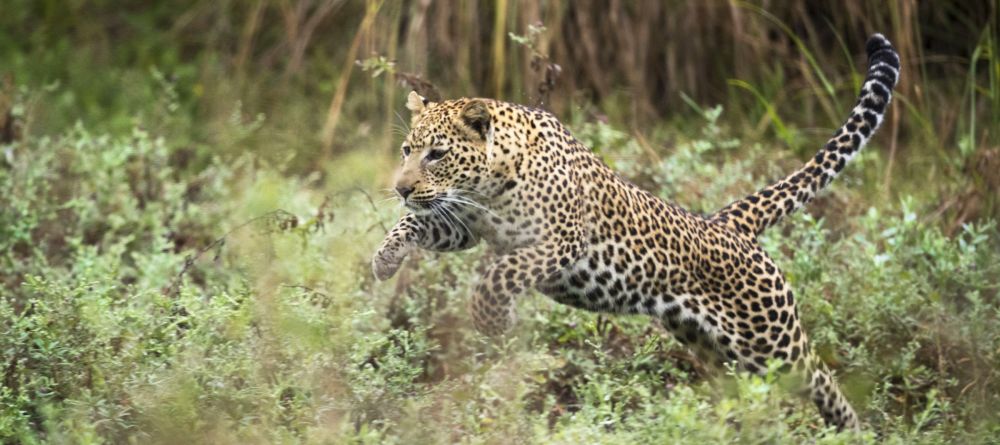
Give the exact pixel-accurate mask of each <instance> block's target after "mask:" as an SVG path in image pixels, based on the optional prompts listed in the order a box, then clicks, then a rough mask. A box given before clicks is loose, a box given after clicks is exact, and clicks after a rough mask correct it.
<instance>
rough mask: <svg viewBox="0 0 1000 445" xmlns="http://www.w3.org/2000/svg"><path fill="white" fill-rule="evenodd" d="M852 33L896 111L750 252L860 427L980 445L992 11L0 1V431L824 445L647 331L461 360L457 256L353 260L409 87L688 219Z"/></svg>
mask: <svg viewBox="0 0 1000 445" xmlns="http://www.w3.org/2000/svg"><path fill="white" fill-rule="evenodd" d="M874 32H882V33H884V34H885V35H886V36H887V37H888V38H889V39H890V40H892V42H893V43H894V44H895V46H896V48H897V49H898V50H899V52H900V56H901V59H902V64H903V70H902V73H903V74H902V78H901V82H900V84H899V86H898V87H897V93H896V95H895V96H894V100H895V102H894V105H893V107H892V109H891V111H890V112H889V114H888V117H887V121H886V123H885V124H884V126H883V128H882V130H880V133H879V134H878V135H877V136H876V138H875V139H874V141H873V143H872V144H871V145H870V146H869V147H867V148H866V149H865V152H864V153H863V155H862V156H860V157H859V158H858V159H856V160H855V161H854V163H853V164H852V165H851V166H850V167H849V168H848V169H847V170H846V172H845V175H843V177H842V178H839V179H838V182H837V183H836V184H835V185H834V187H833V189H832V190H831V191H830V192H829V193H827V194H826V195H824V196H823V197H821V198H820V199H818V200H817V201H816V202H815V203H814V204H813V205H812V206H811V207H810V208H809V210H808V211H806V212H803V213H802V214H801V215H799V216H797V217H795V218H793V219H792V220H791V221H790V222H789V223H788V224H787V225H786V226H785V227H783V228H780V229H778V230H774V231H773V232H774V233H772V234H769V235H768V237H767V238H766V239H765V243H766V244H767V245H768V250H769V251H770V252H773V253H774V255H775V256H776V258H777V259H778V260H779V262H780V263H781V265H782V267H783V269H785V270H786V272H787V273H788V274H789V276H790V280H791V281H792V283H793V284H794V285H795V286H796V288H797V289H799V293H800V294H801V295H802V297H801V298H800V300H801V301H802V305H803V308H802V312H803V318H804V320H805V321H806V326H807V328H808V330H809V332H810V333H811V335H812V337H813V339H814V342H815V344H816V347H817V349H818V350H819V351H821V353H822V355H823V356H824V358H825V359H826V360H827V362H828V363H830V364H831V366H832V367H834V368H835V369H837V371H838V373H840V374H841V376H842V380H843V381H844V382H845V385H846V386H847V387H848V393H849V398H850V399H851V400H852V401H854V403H855V406H856V407H857V408H858V410H859V412H861V413H862V416H863V417H864V418H865V421H866V422H868V423H869V424H871V425H873V430H874V431H877V432H878V433H879V434H880V435H881V436H880V437H881V438H882V439H886V440H889V441H896V442H898V443H916V442H927V443H942V442H953V441H954V442H962V443H970V442H984V443H987V442H989V441H990V440H994V439H995V438H996V437H997V436H998V435H1000V419H998V418H997V414H996V410H995V406H997V404H998V403H1000V400H998V399H997V397H998V396H997V394H998V393H1000V370H997V365H998V364H1000V326H998V321H997V320H998V318H1000V303H998V296H997V292H998V286H1000V285H998V281H1000V280H998V278H997V277H998V276H1000V266H998V263H1000V240H998V235H997V234H998V232H997V228H996V224H995V220H996V219H997V218H998V217H1000V205H998V196H1000V193H998V191H1000V57H998V51H1000V2H997V1H995V0H987V1H976V2H965V1H936V2H917V1H911V0H903V1H892V2H889V1H887V2H868V1H854V0H847V1H839V2H813V1H748V2H740V1H712V2H697V1H665V2H664V1H616V0H609V1H559V0H549V1H541V2H517V1H506V0H496V1H471V0H470V1H432V0H414V1H391V0H384V1H375V0H353V1H348V0H246V1H236V0H221V1H205V0H177V1H170V2H166V1H163V2H151V1H133V0H122V1H112V0H68V1H57V0H5V2H4V5H3V13H2V14H0V152H2V153H0V154H2V156H0V252H3V253H2V254H0V371H2V372H3V374H2V378H0V382H2V384H3V385H2V386H0V440H2V441H3V442H7V443H19V442H24V443H31V442H38V441H46V440H50V441H65V442H76V443H84V442H87V443H89V442H93V443H100V442H111V443H127V442H132V443H134V442H136V441H139V440H148V439H152V440H154V441H156V442H164V443H172V442H182V441H190V440H195V441H204V442H214V443H220V442H234V443H235V442H239V443H247V442H260V443H275V442H310V443H311V442H319V443H344V442H347V441H354V442H368V443H381V442H404V443H412V441H414V440H415V441H417V442H422V443H442V442H456V441H467V442H477V443H509V442H511V441H516V442H577V443H579V442H580V441H583V442H585V443H597V442H605V443H616V442H621V441H633V442H634V441H640V442H642V441H648V440H652V439H651V438H658V439H657V440H660V438H671V437H674V438H675V439H676V440H678V441H689V442H692V441H693V442H698V441H702V442H704V441H713V440H714V441H727V442H728V441H734V440H746V441H754V440H757V441H760V440H763V441H765V442H774V441H778V442H789V443H799V442H802V441H806V440H818V439H817V438H820V437H826V436H823V431H822V423H821V422H819V421H818V418H817V417H816V416H815V414H814V413H813V412H812V411H811V409H812V408H811V407H810V406H805V408H804V409H803V407H802V406H799V405H794V406H795V409H788V405H789V404H790V403H791V402H789V401H788V400H789V398H788V397H780V396H770V395H767V394H768V393H769V391H768V388H770V386H768V385H773V384H774V382H773V381H770V380H759V379H752V378H747V377H745V376H743V377H737V378H736V383H735V385H736V386H735V389H732V391H730V392H726V393H723V394H719V393H713V392H712V390H710V389H706V388H709V387H711V385H702V383H703V381H704V379H703V377H704V376H703V375H702V373H701V372H700V365H699V364H698V363H697V361H696V360H694V359H693V358H692V357H690V356H688V355H687V354H686V353H685V352H684V350H683V348H681V347H680V346H679V345H677V344H676V343H674V342H673V340H672V339H671V338H670V337H669V335H666V334H665V333H663V332H662V331H659V330H657V329H656V328H655V327H652V326H650V325H649V323H648V322H647V321H646V320H644V319H641V318H627V317H617V318H615V317H612V318H606V317H600V316H597V315H594V314H585V313H580V312H578V311H571V310H568V309H566V308H562V307H559V306H556V305H554V304H553V303H551V302H548V301H546V300H543V299H541V298H531V299H527V300H526V301H525V302H523V303H522V305H523V306H524V307H522V308H521V309H522V311H521V313H522V319H523V321H522V323H521V327H519V328H518V329H519V331H520V332H521V334H520V335H519V336H518V337H517V338H515V339H513V340H510V341H509V342H508V343H506V344H504V345H500V346H497V345H493V344H490V343H488V342H485V341H483V340H482V339H479V338H478V337H477V336H475V335H474V334H473V330H472V328H471V326H470V325H469V323H468V321H467V315H466V313H465V311H464V308H465V301H466V296H467V294H468V292H469V289H470V286H471V285H472V284H473V283H474V282H475V276H476V275H475V272H476V264H477V263H478V259H479V257H480V256H482V255H484V252H483V251H482V249H477V250H476V251H473V252H471V253H463V254H456V255H433V254H422V255H417V256H416V258H414V259H413V260H412V261H411V262H409V263H408V265H407V267H406V268H404V270H403V271H402V272H401V275H400V276H399V277H398V278H397V279H396V280H395V281H393V282H391V283H389V284H376V283H373V282H372V279H371V276H370V273H369V271H368V259H369V255H370V254H371V251H372V250H373V249H374V247H375V246H376V245H377V243H378V241H379V240H380V238H381V236H382V235H383V234H384V233H385V229H386V228H387V227H390V226H391V224H393V222H394V220H395V218H396V217H398V216H399V209H398V206H397V205H396V204H397V203H396V202H395V201H394V200H393V199H392V196H391V194H389V193H387V192H386V191H385V189H386V187H388V186H389V178H390V177H391V174H392V172H393V168H394V165H395V163H396V161H397V160H398V154H397V151H398V147H399V144H400V143H401V142H402V138H403V136H404V134H405V127H406V125H407V122H408V120H409V116H408V115H407V112H406V110H405V108H404V107H403V104H404V101H405V95H406V93H408V92H409V91H410V90H411V89H416V90H418V91H420V92H421V93H422V94H425V95H427V96H430V97H441V98H445V99H447V98H457V97H463V96H481V97H492V98H497V99H502V100H508V101H512V102H518V103H525V104H530V105H534V106H540V107H544V108H546V109H548V110H550V111H552V112H553V113H555V114H556V115H557V116H559V117H560V118H561V119H562V120H563V122H565V123H567V124H568V125H569V126H570V127H571V128H572V130H573V131H574V134H575V135H576V136H577V137H578V138H579V139H581V140H582V141H583V142H585V143H586V144H587V145H588V146H590V147H592V148H593V149H594V151H595V152H596V153H597V154H598V155H599V156H601V157H602V159H604V160H605V162H607V163H609V164H610V165H611V166H612V167H614V168H616V169H617V170H618V171H620V172H622V174H623V175H625V176H627V177H628V178H629V179H631V180H633V181H634V182H636V183H638V184H640V185H642V186H643V187H646V188H647V189H649V190H652V191H654V192H655V193H658V194H659V195H660V196H662V197H664V198H665V199H669V200H671V201H674V202H677V203H679V204H681V205H683V206H685V207H688V208H691V209H692V210H694V211H697V212H706V213H707V212H711V211H713V210H715V209H717V208H719V207H721V206H722V205H725V204H726V203H728V202H730V201H731V200H732V199H735V198H737V197H740V196H742V195H744V194H746V193H747V192H750V191H752V190H755V189H757V188H758V187H760V186H761V185H763V184H765V183H767V182H769V181H771V180H773V179H775V178H778V177H781V176H783V174H784V173H786V172H788V171H791V170H792V169H794V168H796V167H797V166H798V165H800V164H801V162H802V161H803V160H805V159H808V157H809V156H810V155H811V154H812V153H814V152H815V151H816V150H817V149H818V148H819V147H821V144H822V143H823V142H825V140H826V138H827V137H828V136H829V135H830V134H831V133H832V131H833V130H834V129H835V128H836V127H837V126H838V125H839V124H840V123H841V122H842V119H843V118H844V117H846V115H847V113H848V110H849V109H850V107H851V106H853V101H854V99H855V96H856V94H857V91H858V89H859V87H860V83H861V80H862V79H863V76H864V69H865V57H864V42H865V40H866V39H867V37H868V36H869V35H870V34H872V33H874ZM485 254H486V255H488V253H485ZM691 388H700V389H695V390H693V391H692V389H691ZM762 388H763V389H762ZM729 402H732V403H729ZM426 419H430V420H426ZM664 419H669V421H665V420H664ZM741 423H743V424H753V425H757V426H759V428H753V429H749V428H748V429H741V428H738V427H737V428H733V427H732V426H733V425H734V424H736V425H739V424H741ZM751 430H752V431H751ZM874 437H875V436H869V437H868V438H867V440H869V441H872V440H874Z"/></svg>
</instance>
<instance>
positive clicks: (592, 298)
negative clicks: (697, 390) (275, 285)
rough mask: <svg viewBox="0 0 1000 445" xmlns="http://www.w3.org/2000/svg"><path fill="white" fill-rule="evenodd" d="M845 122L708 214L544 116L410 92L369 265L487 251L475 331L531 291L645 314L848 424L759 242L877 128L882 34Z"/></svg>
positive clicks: (834, 422) (475, 300)
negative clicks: (800, 160) (777, 372)
mask: <svg viewBox="0 0 1000 445" xmlns="http://www.w3.org/2000/svg"><path fill="white" fill-rule="evenodd" d="M865 49H866V53H867V62H868V71H867V74H866V77H865V78H864V81H863V83H862V85H861V89H860V93H859V94H858V97H857V101H856V103H855V105H854V108H853V109H852V110H851V112H850V115H849V117H848V118H847V120H846V121H845V122H844V123H843V125H842V126H840V127H839V128H838V129H837V130H836V131H835V132H834V134H833V136H832V137H831V138H830V139H829V140H828V142H826V144H825V145H823V146H822V148H821V149H820V150H819V151H818V152H817V153H816V154H815V156H813V157H812V158H811V159H809V160H808V161H807V162H805V163H804V165H803V166H802V167H801V168H799V169H798V170H796V171H794V172H793V173H791V174H789V175H788V176H786V177H784V178H781V179H779V180H777V181H776V182H774V183H772V184H770V185H768V186H766V187H764V188H762V189H760V190H758V191H757V192H755V193H752V194H749V195H747V196H745V197H744V198H742V199H739V200H736V201H734V202H732V203H730V204H729V205H727V206H725V207H723V208H722V209H721V210H718V211H716V212H714V213H711V214H698V213H694V212H690V211H687V210H685V209H684V208H682V207H681V206H679V205H677V204H674V203H672V202H669V201H667V200H665V199H662V198H661V197H659V196H657V195H656V194H653V193H650V192H649V191H646V190H644V189H642V188H640V187H639V186H636V185H634V184H633V183H632V182H630V181H629V180H628V179H626V178H624V177H623V176H621V175H620V174H618V173H616V172H615V171H614V170H613V169H612V168H610V167H609V166H607V165H606V164H605V163H604V162H603V161H602V160H601V158H600V157H598V156H597V155H595V153H594V152H593V151H592V150H590V149H588V148H587V147H586V146H584V145H583V144H582V143H581V142H580V141H578V140H577V139H576V138H574V136H573V135H572V134H571V133H570V131H569V129H568V128H567V127H566V126H565V125H563V124H562V123H561V122H560V121H559V120H558V118H557V117H556V116H554V115H553V114H552V113H550V112H548V111H545V110H542V109H538V108H533V107H529V106H524V105H518V104H515V103H509V102H504V101H500V100H494V99H488V98H460V99H453V100H440V101H436V102H435V101H430V100H428V99H426V98H424V97H423V96H421V95H420V94H418V93H417V92H415V91H414V92H411V93H409V95H408V97H407V100H406V107H407V108H408V109H409V111H410V112H411V119H410V129H409V132H408V134H407V135H406V137H405V140H404V141H403V143H402V146H401V154H402V161H401V165H400V167H399V169H398V171H397V173H396V174H395V177H394V188H395V190H394V191H395V194H398V199H399V200H401V201H402V204H403V206H404V207H405V209H406V212H405V214H404V215H403V216H402V217H401V218H400V219H399V221H398V222H397V223H396V224H395V225H394V226H393V227H392V228H391V229H390V230H388V233H387V235H386V236H385V239H384V240H383V242H382V244H381V245H380V247H379V248H378V250H377V251H376V253H375V255H374V258H373V259H372V265H371V267H372V270H373V273H374V275H375V277H376V279H377V280H380V281H384V280H387V279H389V278H391V277H392V276H393V275H394V274H395V273H396V271H397V270H398V269H399V268H400V266H401V264H402V263H403V260H404V259H405V258H406V257H407V255H409V254H410V253H412V252H413V251H414V250H415V249H424V250H428V251H434V252H454V251H460V250H465V249H470V248H472V247H474V246H476V245H478V244H479V243H480V242H485V243H486V244H488V245H489V246H490V249H491V250H492V251H493V252H494V254H493V255H492V256H491V258H492V259H491V261H490V263H489V264H488V265H486V267H485V268H484V269H483V272H482V273H481V275H480V277H479V280H478V282H476V283H475V286H474V290H473V292H472V296H471V299H470V300H469V303H468V305H469V308H470V310H471V318H472V323H473V325H474V326H475V329H476V330H477V331H479V332H481V333H483V334H485V335H486V336H488V337H502V336H504V335H507V333H508V332H509V331H510V329H511V328H512V326H513V325H514V324H515V321H516V318H517V314H516V311H515V306H516V305H515V303H516V301H517V300H518V299H519V298H521V297H523V296H525V295H527V294H528V293H530V292H532V291H533V290H535V291H538V292H540V293H541V294H543V295H546V296H548V297H550V298H552V299H553V300H555V301H556V302H558V303H561V304H565V305H569V306H572V307H575V308H579V309H583V310H586V311H592V312H599V313H616V314H645V315H648V316H650V317H652V318H653V319H654V320H657V321H658V322H659V323H660V324H662V325H663V326H664V327H665V328H666V329H667V330H668V331H669V332H670V333H671V334H672V335H673V336H674V337H676V338H677V339H678V340H679V342H680V343H682V344H683V345H685V346H686V347H688V348H690V349H691V350H692V351H693V352H694V353H695V354H696V356H697V357H700V358H701V359H702V360H704V361H705V363H709V364H712V365H713V366H716V367H720V366H727V367H729V369H734V368H736V369H739V370H741V371H744V372H748V373H750V374H756V375H762V374H764V373H766V372H768V370H769V368H768V367H769V365H772V364H773V363H774V362H775V361H778V362H779V363H782V364H784V369H786V370H789V373H791V371H792V370H794V371H795V372H798V373H799V375H800V376H801V378H800V380H801V382H802V383H801V391H802V393H803V395H804V396H805V397H807V398H810V399H811V400H812V401H813V402H814V403H815V405H816V406H817V408H818V411H819V413H820V415H821V417H822V418H823V420H824V421H825V423H826V424H827V425H828V426H830V427H831V428H835V429H836V430H838V431H840V430H854V431H858V430H860V428H861V426H860V422H859V418H858V415H857V414H856V412H855V411H854V409H853V407H852V406H851V404H850V403H849V402H848V400H847V398H846V397H845V396H844V394H843V393H842V392H841V390H840V388H839V386H838V384H837V383H836V381H835V379H834V376H833V374H832V372H831V371H830V369H829V368H828V367H827V365H826V364H825V363H824V362H823V361H822V360H821V359H820V357H819V356H818V354H817V352H816V351H814V350H813V349H812V348H811V347H810V343H809V342H808V339H807V336H806V333H805V331H804V330H803V329H802V321H801V318H800V316H799V312H798V309H797V306H796V300H795V296H794V294H793V291H792V289H791V287H790V286H789V283H788V280H787V278H786V277H785V275H784V274H783V273H782V272H781V270H780V269H779V267H778V265H777V264H776V263H775V261H774V260H773V259H772V258H771V257H770V256H769V255H768V253H767V252H765V251H764V249H763V248H762V247H761V245H760V243H759V241H758V238H759V236H760V235H761V234H762V233H763V232H764V231H765V230H766V229H768V228H769V227H772V226H774V225H776V224H777V223H778V222H779V221H781V220H782V218H783V217H785V216H787V215H789V214H791V213H793V212H795V211H796V210H798V209H800V208H802V207H803V206H805V205H806V204H807V203H809V202H810V201H812V200H813V199H814V198H815V197H816V196H817V195H818V194H819V192H820V191H822V190H823V189H825V188H826V187H827V186H828V185H829V184H830V183H831V181H833V179H834V178H836V177H837V176H838V174H839V173H840V172H841V171H842V170H843V169H844V167H845V165H846V163H847V162H848V161H850V160H851V159H852V158H854V157H855V156H856V155H857V154H858V153H859V151H860V150H861V149H862V148H863V147H864V146H865V145H866V143H867V142H868V141H869V140H870V139H871V138H872V136H873V135H874V133H875V131H876V130H877V129H878V128H879V126H880V124H881V123H882V121H883V119H884V117H885V114H886V111H887V108H888V106H889V104H890V101H891V99H892V91H893V88H894V87H895V86H896V83H897V81H898V79H899V74H900V61H899V55H898V53H897V52H896V50H895V49H894V47H893V46H892V44H891V42H890V41H889V40H888V39H886V38H885V37H884V36H883V35H881V34H874V35H872V36H871V37H870V38H869V39H868V40H867V42H866V45H865Z"/></svg>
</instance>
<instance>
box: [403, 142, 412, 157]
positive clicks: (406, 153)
mask: <svg viewBox="0 0 1000 445" xmlns="http://www.w3.org/2000/svg"><path fill="white" fill-rule="evenodd" d="M409 155H410V146H409V145H404V146H403V157H404V158H405V157H407V156H409Z"/></svg>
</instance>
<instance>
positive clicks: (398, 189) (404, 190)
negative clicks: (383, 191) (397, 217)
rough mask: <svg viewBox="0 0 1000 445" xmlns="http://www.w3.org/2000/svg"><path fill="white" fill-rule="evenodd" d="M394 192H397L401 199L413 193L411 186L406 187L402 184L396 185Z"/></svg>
mask: <svg viewBox="0 0 1000 445" xmlns="http://www.w3.org/2000/svg"><path fill="white" fill-rule="evenodd" d="M396 193H399V196H402V197H403V199H406V197H407V196H410V193H413V187H407V186H402V185H401V186H398V187H396Z"/></svg>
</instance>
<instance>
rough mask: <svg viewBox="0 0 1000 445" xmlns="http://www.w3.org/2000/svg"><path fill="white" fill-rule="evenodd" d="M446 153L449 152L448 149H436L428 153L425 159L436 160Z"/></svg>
mask: <svg viewBox="0 0 1000 445" xmlns="http://www.w3.org/2000/svg"><path fill="white" fill-rule="evenodd" d="M446 154H448V150H441V149H434V150H431V151H430V152H429V153H427V157H426V158H425V159H427V160H428V161H436V160H438V159H441V158H443V157H444V155H446Z"/></svg>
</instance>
